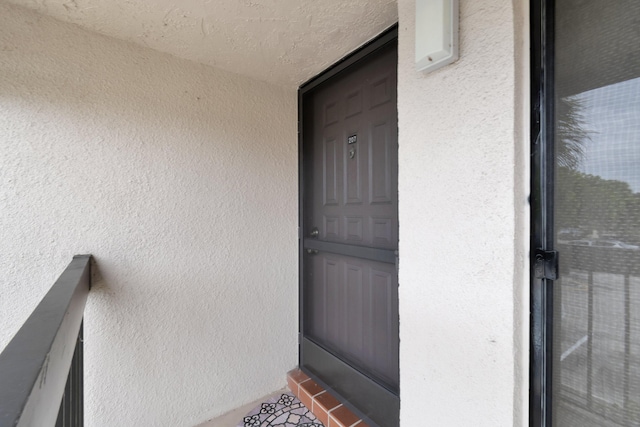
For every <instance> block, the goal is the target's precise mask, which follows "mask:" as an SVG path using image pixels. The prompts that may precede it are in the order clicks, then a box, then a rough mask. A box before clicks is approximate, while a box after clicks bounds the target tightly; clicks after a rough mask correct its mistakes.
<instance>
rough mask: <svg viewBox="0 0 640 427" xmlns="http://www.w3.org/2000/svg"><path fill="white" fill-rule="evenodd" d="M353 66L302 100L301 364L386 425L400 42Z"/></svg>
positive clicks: (392, 413)
mask: <svg viewBox="0 0 640 427" xmlns="http://www.w3.org/2000/svg"><path fill="white" fill-rule="evenodd" d="M352 62H353V63H352V64H350V65H349V66H348V67H345V68H344V69H343V70H342V71H341V72H339V73H337V74H336V75H335V76H333V77H332V78H330V79H327V80H325V81H324V82H323V83H321V84H319V85H317V86H315V87H314V88H313V89H312V90H308V91H306V92H305V93H304V95H302V111H303V114H302V119H303V124H302V132H303V140H302V168H303V175H302V180H303V184H302V189H303V196H302V226H301V234H302V236H301V243H302V245H301V246H302V263H303V265H302V271H303V276H302V295H303V297H302V343H301V344H302V355H301V356H302V357H301V366H302V368H303V369H305V370H307V371H308V372H309V373H311V374H312V375H313V376H315V377H316V378H317V379H319V380H320V381H322V382H324V383H325V385H327V386H329V387H330V388H332V389H333V390H334V391H335V392H337V393H338V394H340V395H341V396H342V397H343V398H344V399H345V400H347V401H348V402H349V403H351V404H353V405H355V406H356V408H357V409H358V410H360V411H361V413H362V414H363V415H365V416H366V417H368V418H369V419H370V420H371V421H374V422H376V423H379V424H381V425H385V426H386V425H394V424H397V401H398V399H397V396H398V391H399V367H398V364H399V361H398V346H399V339H398V275H397V267H396V260H397V248H398V192H397V186H398V170H397V169H398V161H397V153H398V141H397V135H398V129H397V127H398V125H397V103H396V80H397V77H396V68H397V48H396V42H395V39H394V38H391V40H387V41H386V42H385V43H382V45H381V46H378V47H377V48H376V49H373V52H371V53H369V54H368V55H363V57H362V58H361V59H359V60H354V61H352ZM363 396H366V398H363ZM381 405H382V407H383V408H384V411H380V407H381ZM378 412H384V414H379V413H378Z"/></svg>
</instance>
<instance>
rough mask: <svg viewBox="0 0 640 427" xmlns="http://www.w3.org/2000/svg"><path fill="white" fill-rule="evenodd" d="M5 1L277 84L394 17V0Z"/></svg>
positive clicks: (301, 77)
mask: <svg viewBox="0 0 640 427" xmlns="http://www.w3.org/2000/svg"><path fill="white" fill-rule="evenodd" d="M0 1H1V0H0ZM5 1H8V2H9V3H14V4H18V5H22V6H26V7H28V8H31V9H35V10H37V11H39V12H41V13H43V14H46V15H50V16H53V17H55V18H58V19H61V20H64V21H68V22H72V23H75V24H78V25H81V26H83V27H85V28H88V29H90V30H93V31H96V32H99V33H102V34H106V35H109V36H112V37H116V38H120V39H124V40H128V41H131V42H134V43H137V44H140V45H143V46H148V47H150V48H152V49H155V50H159V51H163V52H167V53H170V54H173V55H175V56H178V57H181V58H186V59H190V60H193V61H197V62H200V63H203V64H208V65H212V66H214V67H218V68H222V69H225V70H228V71H232V72H237V73H240V74H244V75H248V76H251V77H254V78H257V79H260V80H265V81H268V82H272V83H276V84H282V85H298V84H300V83H302V82H304V81H305V80H307V79H308V78H310V77H312V76H314V75H315V74H317V73H319V72H320V71H322V70H323V69H324V68H326V66H327V65H329V64H331V63H333V62H335V61H336V60H338V59H340V58H341V57H342V56H344V55H345V54H346V53H348V52H350V51H351V50H353V49H354V48H355V47H357V46H359V45H361V44H362V43H364V42H366V41H367V40H369V39H371V38H372V37H373V36H375V35H376V34H378V33H379V32H381V31H382V30H384V29H385V28H387V27H389V26H390V25H392V24H393V23H394V22H396V21H397V5H396V1H394V0H180V1H178V0H5Z"/></svg>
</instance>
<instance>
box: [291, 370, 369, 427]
mask: <svg viewBox="0 0 640 427" xmlns="http://www.w3.org/2000/svg"><path fill="white" fill-rule="evenodd" d="M287 384H288V385H289V389H290V390H291V392H292V393H293V394H294V395H295V396H296V397H297V398H298V399H300V401H301V402H302V403H304V405H305V406H306V407H307V408H308V409H309V410H311V412H312V413H313V415H315V416H316V417H317V418H318V420H319V421H321V422H322V424H324V425H325V427H369V426H370V424H367V422H365V421H364V420H363V419H362V418H360V417H359V416H358V415H356V414H355V413H353V411H351V409H349V408H348V407H347V406H346V405H345V404H344V403H341V402H340V401H339V400H338V399H337V398H336V397H335V396H333V394H331V392H330V391H327V390H326V389H325V388H324V387H323V386H322V385H321V384H318V382H316V381H315V380H314V379H313V378H311V377H309V375H307V374H306V373H304V372H303V371H302V370H300V369H299V368H296V369H293V370H291V371H289V372H287ZM371 426H374V424H371Z"/></svg>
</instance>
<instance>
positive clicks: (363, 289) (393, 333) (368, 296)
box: [305, 252, 399, 388]
mask: <svg viewBox="0 0 640 427" xmlns="http://www.w3.org/2000/svg"><path fill="white" fill-rule="evenodd" d="M306 261H307V264H306V268H305V271H306V274H307V278H308V280H307V281H306V288H305V293H306V294H307V295H308V296H309V298H308V300H307V301H306V305H305V327H306V330H305V335H306V336H307V337H308V338H310V339H312V340H313V341H314V342H316V344H319V345H321V346H323V347H324V348H326V349H327V350H329V351H331V352H333V353H335V354H337V355H339V356H340V357H341V358H342V359H344V360H345V361H347V362H349V363H352V364H353V365H354V366H357V367H358V368H359V370H360V371H361V372H363V373H365V374H367V375H369V376H371V377H373V378H375V379H377V380H378V381H379V382H381V383H383V384H384V385H386V386H387V387H389V388H397V386H398V344H399V342H398V292H397V289H398V283H397V274H396V268H395V265H393V264H389V263H382V262H376V261H369V260H365V259H362V258H356V257H348V256H343V255H336V254H331V253H324V252H318V253H317V254H313V255H307V260H306Z"/></svg>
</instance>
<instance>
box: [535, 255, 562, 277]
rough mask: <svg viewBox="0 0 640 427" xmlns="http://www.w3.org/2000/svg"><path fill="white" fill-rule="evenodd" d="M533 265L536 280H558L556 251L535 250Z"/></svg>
mask: <svg viewBox="0 0 640 427" xmlns="http://www.w3.org/2000/svg"><path fill="white" fill-rule="evenodd" d="M533 263H534V264H533V271H534V273H535V277H536V279H547V280H558V251H545V250H542V249H536V253H535V257H534V261H533Z"/></svg>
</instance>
